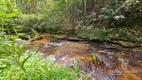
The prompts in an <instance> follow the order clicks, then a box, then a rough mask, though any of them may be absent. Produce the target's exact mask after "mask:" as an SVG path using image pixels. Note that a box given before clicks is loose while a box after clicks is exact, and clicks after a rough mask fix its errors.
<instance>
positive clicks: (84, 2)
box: [82, 0, 86, 21]
mask: <svg viewBox="0 0 142 80" xmlns="http://www.w3.org/2000/svg"><path fill="white" fill-rule="evenodd" d="M82 8H83V21H84V20H85V15H86V0H82Z"/></svg>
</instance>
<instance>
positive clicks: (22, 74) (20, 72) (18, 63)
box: [0, 33, 80, 80]
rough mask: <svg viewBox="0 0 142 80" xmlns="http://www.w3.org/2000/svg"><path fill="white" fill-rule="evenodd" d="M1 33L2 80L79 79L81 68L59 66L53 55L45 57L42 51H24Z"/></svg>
mask: <svg viewBox="0 0 142 80" xmlns="http://www.w3.org/2000/svg"><path fill="white" fill-rule="evenodd" d="M3 34H4V33H1V35H0V44H1V46H0V80H67V79H69V80H77V79H79V76H80V73H79V68H78V67H77V66H76V67H75V68H73V69H72V68H69V67H64V66H62V67H58V66H57V65H56V64H55V63H54V62H53V57H48V58H43V55H42V54H41V53H35V52H31V51H24V48H25V45H22V46H18V45H16V44H15V39H13V40H12V41H10V40H7V38H4V36H3Z"/></svg>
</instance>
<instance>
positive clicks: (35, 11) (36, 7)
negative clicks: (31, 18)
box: [33, 0, 38, 15]
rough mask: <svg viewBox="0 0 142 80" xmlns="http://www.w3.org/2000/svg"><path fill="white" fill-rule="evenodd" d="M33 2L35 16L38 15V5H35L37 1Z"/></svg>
mask: <svg viewBox="0 0 142 80" xmlns="http://www.w3.org/2000/svg"><path fill="white" fill-rule="evenodd" d="M33 2H34V6H35V9H34V13H35V14H36V15H38V14H37V13H38V4H37V0H33Z"/></svg>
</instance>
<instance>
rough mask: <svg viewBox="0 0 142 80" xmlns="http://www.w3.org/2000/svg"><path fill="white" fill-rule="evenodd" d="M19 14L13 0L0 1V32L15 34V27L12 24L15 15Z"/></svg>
mask: <svg viewBox="0 0 142 80" xmlns="http://www.w3.org/2000/svg"><path fill="white" fill-rule="evenodd" d="M18 14H20V11H19V9H18V8H17V7H16V6H15V5H14V1H13V0H1V1H0V30H2V31H5V32H7V33H8V34H10V33H11V32H15V31H16V29H17V25H16V24H14V22H15V19H16V17H17V15H18Z"/></svg>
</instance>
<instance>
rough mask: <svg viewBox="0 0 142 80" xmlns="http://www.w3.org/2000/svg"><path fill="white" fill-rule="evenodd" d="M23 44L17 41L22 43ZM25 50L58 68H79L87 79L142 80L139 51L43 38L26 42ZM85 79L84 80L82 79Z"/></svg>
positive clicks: (141, 59) (94, 43) (141, 51)
mask: <svg viewBox="0 0 142 80" xmlns="http://www.w3.org/2000/svg"><path fill="white" fill-rule="evenodd" d="M22 43H23V42H21V43H20V42H17V44H19V45H20V44H22ZM26 44H27V47H26V50H30V49H32V48H34V51H35V52H38V51H40V52H41V53H43V55H44V57H48V56H52V57H53V60H54V62H55V63H56V64H57V65H58V66H62V65H64V66H70V67H74V66H75V65H78V66H79V68H80V69H81V70H83V71H84V72H86V74H88V76H87V75H85V76H86V77H88V79H87V80H142V50H141V49H140V50H139V51H133V50H131V49H123V48H116V47H114V46H112V44H107V43H96V42H87V41H78V42H72V41H67V40H56V41H54V40H53V39H52V37H51V36H50V37H46V38H43V39H40V40H33V41H26ZM83 80H86V79H83Z"/></svg>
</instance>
